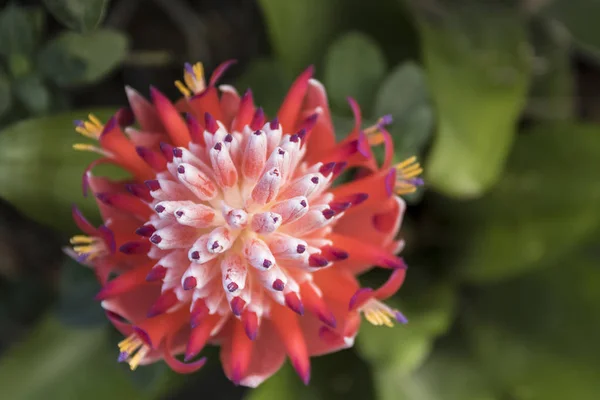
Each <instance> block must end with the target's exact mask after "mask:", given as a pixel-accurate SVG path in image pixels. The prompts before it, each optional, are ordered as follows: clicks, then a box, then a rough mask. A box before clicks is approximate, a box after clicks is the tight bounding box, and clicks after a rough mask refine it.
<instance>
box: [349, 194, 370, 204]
mask: <svg viewBox="0 0 600 400" xmlns="http://www.w3.org/2000/svg"><path fill="white" fill-rule="evenodd" d="M368 198H369V194H368V193H357V194H356V195H354V196H353V197H352V200H350V201H351V203H352V205H353V206H357V205H359V204H361V203H363V202H364V201H366V200H367V199H368Z"/></svg>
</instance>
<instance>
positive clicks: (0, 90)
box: [0, 67, 12, 118]
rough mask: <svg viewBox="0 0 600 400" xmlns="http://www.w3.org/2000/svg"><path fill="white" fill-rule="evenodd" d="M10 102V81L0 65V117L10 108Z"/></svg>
mask: <svg viewBox="0 0 600 400" xmlns="http://www.w3.org/2000/svg"><path fill="white" fill-rule="evenodd" d="M11 103H12V99H11V93H10V81H9V80H8V76H6V74H5V73H4V70H3V69H2V67H0V118H2V115H3V114H4V113H5V112H7V111H8V110H9V109H10V105H11Z"/></svg>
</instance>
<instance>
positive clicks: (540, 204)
mask: <svg viewBox="0 0 600 400" xmlns="http://www.w3.org/2000/svg"><path fill="white" fill-rule="evenodd" d="M599 155H600V129H599V128H598V127H597V126H585V125H573V124H563V125H554V124H553V125H548V126H540V127H538V128H536V129H533V130H531V131H529V132H527V133H526V134H524V135H522V136H520V137H519V139H518V141H517V142H516V144H515V147H514V151H513V154H511V157H510V161H509V163H508V168H507V171H506V174H505V176H504V178H503V179H502V180H501V181H500V182H499V184H498V185H497V187H496V188H495V189H494V190H493V191H492V192H491V193H490V194H489V195H488V196H486V197H484V198H483V199H481V200H478V201H476V202H469V203H466V204H462V206H460V205H456V206H455V207H453V212H454V213H456V216H455V217H456V218H457V224H459V225H458V226H457V227H456V229H458V232H463V233H464V232H465V230H463V229H461V228H467V227H468V228H470V229H472V231H470V234H471V236H470V240H468V241H466V242H467V243H468V249H467V253H466V254H465V258H464V259H463V260H462V262H460V264H459V265H460V268H461V273H462V276H463V277H464V278H466V279H467V280H469V281H474V282H485V281H493V280H497V279H502V278H507V277H510V276H514V275H516V274H519V273H522V272H524V271H527V270H529V269H533V268H539V267H543V266H545V265H546V264H547V263H548V262H552V261H556V260H559V259H560V258H561V257H564V256H565V255H566V254H567V253H568V252H570V251H571V250H572V249H573V248H575V247H577V246H581V245H582V244H585V243H587V242H588V241H590V240H591V238H592V235H593V234H594V233H595V232H597V230H598V228H600V217H599V216H598V212H597V211H598V204H600V181H598V179H597V176H596V169H597V165H598V157H599ZM565 232H568V234H565ZM454 234H456V230H455V233H454ZM463 236H464V235H463Z"/></svg>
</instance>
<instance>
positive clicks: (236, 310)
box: [229, 296, 246, 317]
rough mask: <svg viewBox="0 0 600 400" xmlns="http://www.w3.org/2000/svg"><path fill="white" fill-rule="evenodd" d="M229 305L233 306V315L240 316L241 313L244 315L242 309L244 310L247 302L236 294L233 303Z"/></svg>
mask: <svg viewBox="0 0 600 400" xmlns="http://www.w3.org/2000/svg"><path fill="white" fill-rule="evenodd" d="M229 306H230V307H231V312H232V313H233V315H235V316H236V317H239V316H240V315H242V311H244V307H245V306H246V302H245V301H244V299H242V298H241V297H239V296H236V297H234V298H233V299H231V303H229Z"/></svg>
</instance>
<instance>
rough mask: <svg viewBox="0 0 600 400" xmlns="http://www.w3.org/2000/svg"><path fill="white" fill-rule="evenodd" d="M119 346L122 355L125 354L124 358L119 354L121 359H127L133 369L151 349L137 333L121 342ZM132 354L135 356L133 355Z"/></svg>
mask: <svg viewBox="0 0 600 400" xmlns="http://www.w3.org/2000/svg"><path fill="white" fill-rule="evenodd" d="M118 346H119V351H120V352H121V355H123V358H121V356H119V360H120V361H126V362H127V364H129V368H130V369H131V370H132V371H134V370H135V369H136V368H137V367H138V365H139V364H140V362H141V361H142V359H143V358H144V357H145V356H146V354H148V352H149V351H150V348H149V347H148V346H146V345H145V344H144V342H143V341H142V340H141V339H140V338H139V337H138V336H137V335H136V334H135V333H134V334H131V335H129V336H128V337H126V338H125V339H124V340H122V341H121V342H119V344H118ZM134 353H135V354H134ZM132 354H133V356H131V355H132Z"/></svg>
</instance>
